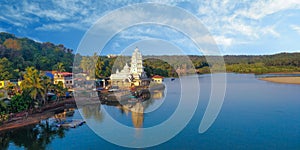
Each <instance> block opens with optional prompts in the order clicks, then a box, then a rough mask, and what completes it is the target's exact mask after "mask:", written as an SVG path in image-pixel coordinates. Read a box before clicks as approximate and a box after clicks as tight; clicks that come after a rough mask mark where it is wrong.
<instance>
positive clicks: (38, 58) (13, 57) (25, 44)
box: [0, 32, 74, 80]
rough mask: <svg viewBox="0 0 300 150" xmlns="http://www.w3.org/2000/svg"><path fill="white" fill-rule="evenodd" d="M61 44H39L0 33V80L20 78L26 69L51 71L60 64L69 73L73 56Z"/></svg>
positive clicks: (70, 51)
mask: <svg viewBox="0 0 300 150" xmlns="http://www.w3.org/2000/svg"><path fill="white" fill-rule="evenodd" d="M72 52H73V51H72V50H71V49H68V48H65V47H64V46H63V45H62V44H60V45H54V44H52V43H50V42H46V43H39V42H35V41H33V40H31V39H28V38H18V37H15V36H14V35H13V34H9V33H4V32H1V33H0V59H1V60H0V69H1V70H2V68H5V69H4V71H2V72H0V80H6V79H11V78H15V79H17V78H20V77H21V76H20V75H21V72H24V71H25V68H27V67H35V68H36V69H38V70H52V69H53V68H54V67H55V65H57V64H58V63H61V64H62V65H63V66H64V67H65V70H66V71H71V70H72V68H71V66H72V65H73V58H74V54H73V53H72Z"/></svg>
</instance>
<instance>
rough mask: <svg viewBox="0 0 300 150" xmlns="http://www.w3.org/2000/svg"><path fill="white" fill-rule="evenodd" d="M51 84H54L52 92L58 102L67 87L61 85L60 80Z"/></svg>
mask: <svg viewBox="0 0 300 150" xmlns="http://www.w3.org/2000/svg"><path fill="white" fill-rule="evenodd" d="M53 86H54V92H55V94H56V96H57V99H56V102H59V101H60V98H61V96H63V95H64V94H65V93H66V92H67V89H66V88H64V87H63V83H62V82H58V84H55V85H53Z"/></svg>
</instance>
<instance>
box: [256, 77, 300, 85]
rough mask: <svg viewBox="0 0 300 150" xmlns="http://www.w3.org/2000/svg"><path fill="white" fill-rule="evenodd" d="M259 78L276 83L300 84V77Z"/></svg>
mask: <svg viewBox="0 0 300 150" xmlns="http://www.w3.org/2000/svg"><path fill="white" fill-rule="evenodd" d="M259 79H260V80H263V81H268V82H274V83H282V84H298V85H300V77H265V78H259Z"/></svg>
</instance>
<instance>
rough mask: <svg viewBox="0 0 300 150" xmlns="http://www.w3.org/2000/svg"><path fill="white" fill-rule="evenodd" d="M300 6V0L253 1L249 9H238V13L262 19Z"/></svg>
mask: <svg viewBox="0 0 300 150" xmlns="http://www.w3.org/2000/svg"><path fill="white" fill-rule="evenodd" d="M299 8H300V1H299V0H288V1H283V0H275V1H274V0H272V1H271V0H265V1H257V2H253V3H251V4H250V6H249V9H243V10H240V11H237V14H238V15H241V16H245V17H248V18H251V19H262V18H263V17H266V16H268V15H271V14H275V13H278V12H280V11H284V10H287V9H299Z"/></svg>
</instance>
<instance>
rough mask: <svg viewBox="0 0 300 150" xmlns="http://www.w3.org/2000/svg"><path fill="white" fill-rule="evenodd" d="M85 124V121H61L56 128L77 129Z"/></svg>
mask: <svg viewBox="0 0 300 150" xmlns="http://www.w3.org/2000/svg"><path fill="white" fill-rule="evenodd" d="M84 123H85V121H84V120H66V121H61V122H60V123H58V124H57V125H56V126H57V127H65V128H76V127H77V126H81V125H83V124H84Z"/></svg>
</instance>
